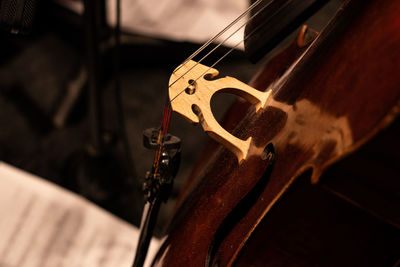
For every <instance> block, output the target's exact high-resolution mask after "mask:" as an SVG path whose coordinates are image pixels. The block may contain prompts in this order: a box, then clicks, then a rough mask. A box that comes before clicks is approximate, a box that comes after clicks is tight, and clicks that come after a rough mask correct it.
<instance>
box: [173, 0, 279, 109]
mask: <svg viewBox="0 0 400 267" xmlns="http://www.w3.org/2000/svg"><path fill="white" fill-rule="evenodd" d="M273 2H274V0H272V1H270V2H268V3H267V4H266V5H265V6H263V7H262V8H261V9H260V10H258V11H257V12H256V13H254V14H253V15H252V16H251V17H250V18H249V19H248V20H247V21H246V22H245V23H244V24H243V25H241V26H240V28H238V29H237V30H236V31H234V32H233V33H232V34H231V35H229V36H228V37H227V38H226V39H225V40H223V42H222V43H221V44H219V45H218V46H217V47H216V48H218V47H219V46H220V45H222V44H223V43H225V42H226V41H227V40H228V39H229V38H231V37H232V36H233V35H234V34H236V33H237V32H238V31H239V30H240V29H241V28H243V27H244V26H246V25H247V23H248V22H249V21H251V20H252V19H253V18H254V17H256V16H257V15H258V14H260V13H261V12H262V11H263V10H264V9H266V8H267V7H268V6H270V5H271V4H272V3H273ZM283 7H284V6H282V7H280V8H279V9H278V10H277V11H276V12H275V13H274V14H276V13H278V12H279V11H280V10H281V9H282V8H283ZM261 26H262V25H259V26H257V27H256V28H255V29H253V30H252V31H251V32H250V33H249V34H247V35H246V36H245V37H244V38H243V40H241V41H239V42H238V43H236V44H235V45H234V46H233V47H231V48H230V49H229V50H228V51H227V52H226V53H225V54H224V55H222V56H221V57H220V58H219V59H218V60H217V61H215V62H214V63H213V64H212V65H211V66H210V67H209V68H208V69H207V70H206V71H204V72H203V73H202V74H201V75H200V76H199V77H197V78H196V79H195V80H194V81H193V82H192V84H194V83H195V82H196V81H197V80H198V79H200V78H201V77H203V76H204V75H205V74H206V73H207V72H208V71H209V70H210V69H212V68H213V67H215V65H217V64H218V63H219V62H221V60H223V59H224V58H225V57H227V56H228V55H229V54H230V53H232V51H233V50H235V49H236V48H237V47H238V46H239V45H240V44H241V43H242V42H244V41H246V40H247V39H248V38H250V37H251V36H253V34H254V33H255V32H256V31H258V30H259V28H260V27H261ZM216 48H214V49H213V50H211V51H210V52H209V53H207V54H206V55H205V56H204V57H202V58H201V59H200V60H199V61H198V62H196V64H194V65H193V66H192V67H191V68H189V69H188V70H187V71H186V72H185V73H184V74H182V75H181V76H180V77H179V78H177V79H176V80H175V81H174V82H173V83H172V84H171V85H169V87H168V88H170V87H171V86H172V85H173V84H174V83H175V82H177V81H178V80H179V79H181V78H182V77H183V76H185V75H186V74H187V73H189V72H190V71H191V70H192V69H193V68H195V67H196V66H197V65H198V64H199V63H201V61H202V60H204V59H205V58H206V57H207V56H209V55H210V54H211V52H213V51H214V50H215V49H216ZM182 66H183V64H182V65H181V66H180V67H179V68H181V67H182ZM176 70H178V69H176ZM185 90H186V88H185V89H183V90H182V91H180V92H179V93H178V94H177V95H176V96H174V97H173V98H172V99H171V100H170V101H169V102H170V103H171V102H172V101H174V100H175V99H176V98H177V97H178V96H179V95H181V94H182V93H183V92H184V91H185Z"/></svg>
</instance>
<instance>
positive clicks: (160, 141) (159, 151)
mask: <svg viewBox="0 0 400 267" xmlns="http://www.w3.org/2000/svg"><path fill="white" fill-rule="evenodd" d="M261 2H262V0H257V1H256V2H254V3H253V4H252V5H250V6H249V8H247V9H246V11H245V12H243V13H242V14H241V15H239V16H238V17H237V18H236V19H235V20H234V21H233V22H231V23H230V24H229V25H228V26H227V27H225V28H224V29H223V30H222V31H220V32H219V33H218V34H217V35H216V36H214V37H212V38H211V39H210V40H208V41H207V42H206V43H205V44H204V45H202V46H201V47H200V48H199V49H198V50H196V51H195V52H194V53H193V54H192V55H190V56H189V57H188V58H187V59H186V60H185V61H184V62H183V63H182V64H181V65H180V66H179V67H178V68H177V69H175V70H174V71H173V73H175V72H176V71H178V70H179V69H180V68H182V67H183V66H184V65H185V64H186V63H187V62H189V61H190V60H192V59H193V58H194V57H195V56H197V55H198V54H199V53H201V52H202V51H203V50H204V49H205V48H206V47H207V46H209V45H210V44H211V43H212V42H214V41H215V40H216V39H217V38H219V37H220V36H222V35H223V34H224V33H225V32H226V31H228V30H229V29H230V28H232V27H233V26H234V25H235V24H236V23H237V22H238V21H240V20H241V19H242V18H243V17H244V16H246V15H247V14H248V13H249V12H251V11H252V10H253V9H254V8H255V7H256V6H258V5H259V4H260V3H261ZM273 2H274V0H271V1H270V2H268V3H267V4H266V5H265V6H263V7H262V8H261V9H260V10H258V11H257V12H256V13H255V14H253V15H252V16H251V17H250V18H249V19H248V20H247V21H246V22H245V23H243V24H242V25H241V26H240V27H239V28H238V29H236V30H235V31H234V32H233V33H231V34H230V35H229V36H228V37H226V38H225V39H224V40H223V41H222V42H221V43H219V44H218V45H217V46H216V47H214V48H213V49H212V50H211V51H209V52H208V53H207V54H206V55H204V56H203V57H202V58H201V59H200V60H199V61H197V62H196V64H195V65H194V66H192V67H191V68H189V70H187V71H186V72H185V73H184V74H182V75H181V76H180V77H178V78H177V79H176V80H175V81H174V82H172V83H171V84H169V86H168V88H170V87H171V86H172V85H174V84H175V83H176V82H177V81H178V80H179V79H181V78H182V77H183V76H185V75H186V74H187V73H189V72H190V71H191V70H192V69H193V68H194V67H196V66H197V65H198V64H200V63H201V62H202V61H203V60H204V59H205V58H207V57H208V56H209V55H210V54H211V53H213V52H214V51H215V50H216V49H217V48H219V47H220V46H221V45H223V44H224V43H225V42H226V41H227V40H229V39H230V38H231V37H232V36H233V35H234V34H236V33H237V32H238V31H239V30H241V29H242V28H243V27H244V26H246V25H247V23H248V22H249V21H251V20H252V19H253V18H254V17H256V16H257V15H258V14H259V13H260V12H262V11H263V10H264V9H265V8H267V7H268V6H270V5H271V4H272V3H273ZM258 29H259V27H257V28H256V29H254V30H253V31H252V32H251V33H250V34H248V35H247V36H245V38H244V39H243V40H241V41H240V42H238V43H237V44H236V45H234V46H233V47H231V48H230V50H229V51H228V52H226V53H225V54H224V55H223V56H222V57H220V58H219V59H218V60H217V61H216V62H214V63H213V64H212V65H211V66H210V67H209V68H208V69H207V70H206V71H205V72H204V73H202V74H201V75H200V76H199V77H197V78H196V79H195V80H194V82H195V81H197V80H198V79H200V78H201V77H202V76H203V75H204V74H206V73H207V72H208V71H209V70H210V69H211V68H213V67H214V66H215V65H217V64H218V63H219V62H220V61H221V60H223V59H224V58H225V57H226V56H228V55H229V54H230V53H231V52H232V51H233V50H234V49H236V48H237V47H238V46H239V45H240V44H241V43H242V42H244V41H245V40H247V38H249V37H251V36H252V35H253V34H254V32H255V31H256V30H258ZM194 82H193V83H194ZM185 89H186V88H185ZM185 89H183V90H182V91H180V92H179V93H178V94H177V95H176V96H175V97H174V98H172V99H171V100H169V101H167V104H166V106H165V108H164V115H163V122H162V125H161V128H160V130H159V133H158V137H157V144H159V147H158V149H157V152H156V154H155V157H154V161H153V178H154V179H156V176H157V172H158V167H159V163H160V159H161V155H162V151H163V143H164V140H165V136H166V134H167V133H168V128H169V125H170V122H171V113H172V109H171V103H172V101H173V100H174V99H175V98H177V97H178V96H179V95H180V94H182V93H183V92H184V91H185Z"/></svg>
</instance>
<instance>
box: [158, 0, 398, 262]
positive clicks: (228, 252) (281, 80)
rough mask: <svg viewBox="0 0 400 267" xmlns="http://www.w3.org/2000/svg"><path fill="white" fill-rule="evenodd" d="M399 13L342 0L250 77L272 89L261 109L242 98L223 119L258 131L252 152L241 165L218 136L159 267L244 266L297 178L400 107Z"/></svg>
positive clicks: (181, 205)
mask: <svg viewBox="0 0 400 267" xmlns="http://www.w3.org/2000/svg"><path fill="white" fill-rule="evenodd" d="M399 14H400V1H397V0H394V1H384V2H383V1H377V0H370V1H357V0H352V1H346V2H345V3H344V4H343V6H342V8H341V9H340V10H339V11H338V13H337V14H336V15H335V17H334V18H333V19H332V21H331V22H330V23H329V24H328V26H326V28H325V29H324V30H323V31H322V32H321V33H320V34H319V35H318V37H317V38H316V39H315V40H314V41H313V42H312V43H311V44H310V45H309V46H307V47H306V48H304V49H298V50H296V52H295V53H292V54H291V55H289V56H290V57H293V59H294V61H293V62H290V64H289V65H285V64H286V63H287V62H286V61H285V60H279V61H277V62H273V61H272V62H271V63H269V64H267V65H266V66H265V67H264V68H263V69H261V70H260V71H259V73H258V74H257V75H256V76H255V77H254V78H253V80H252V81H251V83H250V85H251V86H252V87H254V88H256V89H258V90H261V91H265V90H267V89H270V90H271V91H272V97H271V98H270V99H269V100H268V102H267V104H266V106H265V108H264V109H262V110H261V111H259V112H255V110H254V108H251V107H249V105H247V104H245V103H236V104H234V106H233V107H232V108H231V109H230V110H229V112H228V113H227V117H226V119H225V123H224V127H225V128H226V129H228V130H229V131H230V132H232V134H233V135H235V136H236V137H238V138H240V139H242V140H246V139H247V138H248V137H252V144H251V146H250V149H249V156H248V157H247V158H246V159H245V160H243V161H242V162H241V163H238V161H237V159H236V158H235V155H233V154H232V153H231V152H230V151H228V150H227V149H225V148H223V147H221V146H219V145H216V144H215V143H213V144H211V145H209V147H208V148H206V150H205V152H204V154H203V155H204V156H203V157H202V158H201V159H200V160H199V162H198V164H197V165H196V166H195V168H194V169H193V172H192V174H191V177H190V178H189V179H188V184H187V186H186V187H185V190H184V191H183V192H182V194H181V197H180V199H179V201H178V204H177V209H176V212H175V214H174V217H173V219H172V222H171V225H170V228H169V230H168V235H167V237H166V238H165V240H164V241H163V244H162V246H161V248H160V250H159V252H158V254H157V256H156V258H155V259H154V261H153V266H231V265H235V264H236V265H239V266H246V262H248V259H249V258H252V259H256V258H263V257H262V255H265V254H266V253H265V251H264V250H263V249H262V248H260V247H258V249H257V251H255V248H257V246H255V245H254V244H262V242H261V241H262V240H261V241H260V240H258V241H255V239H256V238H257V235H258V236H259V235H260V233H262V229H261V228H262V227H266V225H268V224H266V223H265V221H266V220H268V215H269V214H270V213H271V212H273V211H274V209H276V208H277V205H279V203H280V200H281V199H282V197H283V196H284V195H285V193H286V192H287V191H288V189H289V188H290V187H291V185H293V184H294V183H295V181H296V179H298V178H299V177H301V176H302V175H303V174H304V173H307V174H308V175H309V176H310V180H309V181H308V182H310V181H311V183H318V182H319V180H320V177H321V175H322V173H323V172H324V170H325V169H326V168H327V167H328V166H330V165H331V164H333V163H335V162H337V161H338V160H340V159H342V158H343V157H345V156H346V155H348V154H350V153H352V152H354V151H355V150H356V149H358V148H359V147H360V146H361V145H363V144H364V143H365V142H367V141H368V140H369V139H371V138H372V137H373V136H374V135H375V134H377V133H378V132H379V131H380V130H382V129H383V128H385V127H386V126H387V125H388V124H389V123H390V122H391V121H392V120H393V119H394V118H395V116H396V114H397V112H398V111H399V104H400V75H399V74H400V16H399ZM282 62H284V63H282ZM315 201H318V200H317V199H316V200H315ZM263 238H264V237H263ZM265 238H268V237H265ZM249 248H252V249H249ZM249 255H251V256H249ZM257 255H258V256H257ZM245 259H246V261H245ZM250 265H253V266H263V263H262V261H256V260H255V261H253V263H252V264H250ZM292 265H295V266H297V265H296V264H292ZM299 265H301V264H299ZM304 266H306V265H304Z"/></svg>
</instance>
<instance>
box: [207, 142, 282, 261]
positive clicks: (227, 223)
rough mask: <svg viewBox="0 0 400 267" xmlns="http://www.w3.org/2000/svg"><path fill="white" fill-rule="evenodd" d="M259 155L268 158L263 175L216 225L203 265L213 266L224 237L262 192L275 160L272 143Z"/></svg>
mask: <svg viewBox="0 0 400 267" xmlns="http://www.w3.org/2000/svg"><path fill="white" fill-rule="evenodd" d="M261 157H262V158H263V159H264V158H265V160H268V165H267V168H266V170H265V172H264V174H263V176H262V177H261V178H260V180H258V182H257V183H256V184H255V185H254V186H253V188H252V189H251V190H250V191H249V193H247V195H246V196H245V197H244V198H242V199H241V200H239V202H238V204H237V205H236V206H235V207H234V208H233V210H232V211H231V212H230V213H228V215H227V216H226V217H225V219H224V220H223V221H222V223H221V224H220V225H219V226H218V229H217V231H216V232H215V234H214V237H213V240H212V241H211V244H210V247H209V249H208V253H207V258H206V261H205V265H204V266H205V267H212V266H213V263H214V262H216V259H215V255H216V253H217V251H218V249H219V247H220V245H221V244H222V242H223V241H224V239H225V238H226V237H227V236H228V234H229V232H230V231H231V230H232V229H233V228H234V227H235V226H236V224H237V223H238V222H239V221H240V220H241V219H243V218H244V217H245V216H246V214H247V213H248V211H249V210H250V209H251V207H252V206H253V205H254V204H255V203H256V202H257V200H258V199H259V198H260V196H261V194H262V192H264V189H265V187H266V186H267V183H268V181H269V177H270V176H271V173H272V170H273V166H274V162H275V148H274V146H273V144H272V143H269V144H268V145H266V146H265V148H264V151H263V153H262V155H261Z"/></svg>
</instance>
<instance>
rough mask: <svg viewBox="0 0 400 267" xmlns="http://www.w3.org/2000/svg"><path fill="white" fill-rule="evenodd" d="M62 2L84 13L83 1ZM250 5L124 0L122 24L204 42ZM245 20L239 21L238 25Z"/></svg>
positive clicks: (111, 8) (232, 0)
mask: <svg viewBox="0 0 400 267" xmlns="http://www.w3.org/2000/svg"><path fill="white" fill-rule="evenodd" d="M115 1H116V0H108V1H107V17H108V22H109V24H110V25H114V23H115ZM58 2H59V3H61V4H63V5H64V6H66V7H68V8H70V9H71V10H74V11H75V12H77V13H80V14H82V11H83V5H82V2H80V1H72V0H58ZM248 6H249V2H248V0H218V1H216V0H121V27H122V29H123V30H124V31H127V32H132V33H138V34H142V35H146V36H151V37H158V38H164V39H169V40H174V41H190V42H196V43H204V42H206V41H208V40H209V39H210V38H211V37H213V36H214V35H216V34H217V33H218V32H220V31H221V30H222V29H223V28H225V27H226V26H227V25H228V24H229V23H230V22H232V21H233V20H234V19H236V18H237V17H238V16H239V15H240V14H242V13H243V12H244V11H245V10H246V9H247V7H248ZM244 22H245V20H243V21H241V22H239V23H238V25H237V28H240V26H241V25H243V23H244ZM237 28H236V29H237ZM243 32H244V27H242V28H241V29H240V30H239V31H238V33H237V34H235V35H234V36H232V37H231V38H229V40H228V41H227V43H226V44H227V45H229V46H235V45H237V44H238V43H240V41H242V39H243ZM227 36H228V35H226V37H227Z"/></svg>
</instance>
